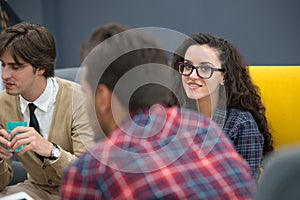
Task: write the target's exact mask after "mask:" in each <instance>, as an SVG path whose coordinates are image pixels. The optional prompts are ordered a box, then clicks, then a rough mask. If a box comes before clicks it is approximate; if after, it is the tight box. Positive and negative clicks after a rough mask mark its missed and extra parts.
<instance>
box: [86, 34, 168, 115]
mask: <svg viewBox="0 0 300 200" xmlns="http://www.w3.org/2000/svg"><path fill="white" fill-rule="evenodd" d="M84 65H86V66H87V68H88V70H87V76H86V80H87V81H88V82H89V84H90V86H91V88H92V89H93V90H94V91H95V90H96V88H97V86H98V84H104V85H106V86H107V87H108V88H109V89H110V90H111V91H113V93H114V95H116V96H117V97H118V99H119V101H120V102H121V104H122V105H123V106H124V107H126V106H127V105H128V106H129V111H130V112H133V111H136V110H137V109H141V108H149V107H151V106H152V105H153V104H155V103H163V104H166V105H170V104H169V99H170V97H169V89H168V88H167V87H165V86H163V84H159V83H158V82H157V79H156V80H154V79H155V78H157V77H162V76H164V73H163V72H161V71H164V70H161V69H162V68H164V67H165V68H166V67H168V68H169V69H170V70H171V67H170V66H169V65H168V58H167V55H166V52H165V51H164V50H162V49H161V48H160V47H159V45H158V44H157V43H156V41H155V40H154V39H152V38H151V37H149V36H147V35H145V34H144V33H142V32H140V31H137V30H127V31H123V32H122V33H119V34H116V35H114V36H113V37H110V38H109V39H107V40H105V41H104V42H103V43H101V44H100V45H99V46H97V48H96V49H95V50H93V51H92V52H91V53H90V54H89V55H88V57H87V58H86V63H84ZM141 65H143V68H142V70H140V71H139V72H140V73H142V75H141V76H140V75H139V76H134V77H131V79H127V80H126V81H125V82H123V83H122V84H121V85H120V84H119V85H118V87H116V85H117V84H118V81H120V79H121V78H124V76H125V74H126V73H128V72H129V71H131V70H137V69H141V68H138V67H139V66H141ZM164 78H165V79H172V76H171V73H170V76H168V77H164ZM164 78H161V79H164ZM142 79H143V80H145V83H146V84H143V85H142V86H141V87H137V88H136V86H135V85H134V84H135V81H137V80H142ZM132 88H135V91H134V92H133V93H132V95H131V96H128V95H130V92H132V91H131V89H132Z"/></svg>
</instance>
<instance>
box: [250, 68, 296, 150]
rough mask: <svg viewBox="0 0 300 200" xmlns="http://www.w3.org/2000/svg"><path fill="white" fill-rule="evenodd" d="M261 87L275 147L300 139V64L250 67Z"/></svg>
mask: <svg viewBox="0 0 300 200" xmlns="http://www.w3.org/2000/svg"><path fill="white" fill-rule="evenodd" d="M249 70H250V74H251V77H252V79H253V81H254V83H255V84H256V85H257V86H259V88H260V90H261V96H262V101H263V103H264V105H265V107H266V109H267V110H266V115H267V118H268V121H269V123H270V127H271V129H272V133H273V137H274V146H275V148H276V149H277V147H280V146H284V145H287V144H292V143H296V142H298V143H299V142H300V66H250V67H249Z"/></svg>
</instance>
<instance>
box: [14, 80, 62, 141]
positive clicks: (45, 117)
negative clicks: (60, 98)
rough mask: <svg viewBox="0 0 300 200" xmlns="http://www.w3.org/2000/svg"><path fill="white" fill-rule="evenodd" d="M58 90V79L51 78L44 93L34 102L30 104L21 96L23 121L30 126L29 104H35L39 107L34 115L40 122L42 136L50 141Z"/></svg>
mask: <svg viewBox="0 0 300 200" xmlns="http://www.w3.org/2000/svg"><path fill="white" fill-rule="evenodd" d="M58 89H59V87H58V83H57V81H56V79H55V78H54V77H50V78H47V85H46V88H45V90H44V92H43V93H42V95H41V96H40V97H39V98H37V99H36V100H35V101H34V102H29V101H27V100H25V99H24V98H23V97H22V96H21V95H19V97H20V107H21V112H22V114H23V120H24V121H26V122H27V123H28V124H29V121H30V116H29V107H28V104H29V103H34V105H36V107H37V108H36V109H35V111H34V114H35V116H36V118H37V120H38V122H39V126H40V134H42V135H43V137H44V138H46V139H48V136H49V131H50V127H51V122H52V115H53V111H54V108H55V101H56V95H57V92H58Z"/></svg>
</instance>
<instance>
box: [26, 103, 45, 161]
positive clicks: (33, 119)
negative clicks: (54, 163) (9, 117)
mask: <svg viewBox="0 0 300 200" xmlns="http://www.w3.org/2000/svg"><path fill="white" fill-rule="evenodd" d="M28 107H29V113H30V121H29V126H30V127H33V128H34V129H35V130H36V131H37V132H38V133H40V126H39V122H38V120H37V118H36V116H35V114H34V111H35V109H36V105H34V104H33V103H29V104H28ZM40 134H41V133H40ZM35 155H36V156H37V157H38V158H39V159H40V160H41V161H43V160H44V157H43V156H41V155H39V154H37V153H35Z"/></svg>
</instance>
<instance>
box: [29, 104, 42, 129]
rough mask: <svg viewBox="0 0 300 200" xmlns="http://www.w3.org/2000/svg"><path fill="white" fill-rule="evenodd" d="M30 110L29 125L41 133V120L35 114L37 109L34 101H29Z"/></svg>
mask: <svg viewBox="0 0 300 200" xmlns="http://www.w3.org/2000/svg"><path fill="white" fill-rule="evenodd" d="M28 106H29V112H30V121H29V126H30V127H33V128H34V129H35V130H36V131H37V132H38V133H40V126H39V122H38V120H37V118H36V116H35V114H34V111H35V109H36V105H34V104H33V103H29V104H28Z"/></svg>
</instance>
